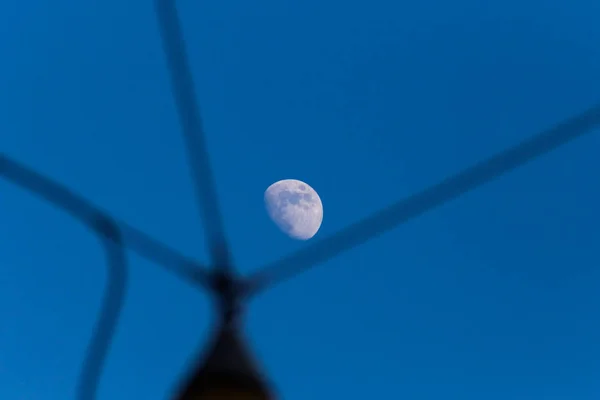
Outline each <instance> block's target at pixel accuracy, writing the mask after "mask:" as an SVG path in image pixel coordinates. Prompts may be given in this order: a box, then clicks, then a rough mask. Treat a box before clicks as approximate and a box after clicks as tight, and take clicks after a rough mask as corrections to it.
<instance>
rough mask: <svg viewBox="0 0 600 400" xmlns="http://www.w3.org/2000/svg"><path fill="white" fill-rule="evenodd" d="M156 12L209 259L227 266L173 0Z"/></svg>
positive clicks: (159, 3) (160, 0)
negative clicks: (209, 255)
mask: <svg viewBox="0 0 600 400" xmlns="http://www.w3.org/2000/svg"><path fill="white" fill-rule="evenodd" d="M156 13H157V17H158V22H159V25H160V32H161V35H162V39H163V48H164V51H165V55H166V58H167V64H168V67H169V72H170V75H171V83H172V86H173V95H174V97H175V103H176V105H177V110H178V113H179V118H180V120H181V126H182V130H183V136H184V139H185V145H186V149H187V153H188V160H189V163H190V168H191V171H192V177H193V178H194V181H195V182H194V183H195V188H196V192H197V193H196V194H197V196H198V201H199V206H200V212H201V215H202V222H203V224H204V229H205V233H206V236H207V241H208V247H209V251H210V254H211V258H212V260H211V261H212V263H213V266H215V267H220V268H230V267H231V265H230V261H231V260H230V259H229V258H230V255H229V249H228V246H227V240H226V238H225V231H224V228H223V221H222V218H221V213H220V209H219V202H218V199H217V191H216V185H215V181H214V177H213V173H212V170H211V166H210V162H209V158H208V152H207V150H206V144H205V140H204V133H203V128H202V119H201V117H200V113H199V111H198V110H199V107H198V102H197V100H196V93H195V89H194V80H193V79H192V74H191V71H190V67H189V60H188V56H187V53H186V50H185V41H184V39H183V36H182V33H181V25H180V23H179V17H178V15H177V9H176V6H175V2H174V1H172V0H156Z"/></svg>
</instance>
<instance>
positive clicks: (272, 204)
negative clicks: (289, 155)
mask: <svg viewBox="0 0 600 400" xmlns="http://www.w3.org/2000/svg"><path fill="white" fill-rule="evenodd" d="M265 207H266V209H267V212H268V214H269V217H270V218H271V220H272V221H273V222H274V223H275V225H277V227H278V228H279V229H281V230H282V231H283V232H284V233H285V234H287V235H288V236H290V237H291V238H293V239H298V240H308V239H310V238H312V237H313V236H315V235H316V233H317V232H318V231H319V228H320V227H321V223H322V222H323V203H321V198H320V197H319V195H318V194H317V192H316V191H315V190H314V189H313V188H312V187H310V186H309V185H308V184H307V183H304V182H302V181H299V180H296V179H284V180H281V181H279V182H275V183H274V184H272V185H271V186H269V187H268V188H267V190H266V191H265Z"/></svg>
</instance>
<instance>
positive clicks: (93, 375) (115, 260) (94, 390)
mask: <svg viewBox="0 0 600 400" xmlns="http://www.w3.org/2000/svg"><path fill="white" fill-rule="evenodd" d="M96 232H97V233H98V235H99V236H100V239H101V241H102V244H103V245H104V248H105V250H106V254H107V262H108V274H107V277H106V280H107V284H106V289H105V293H104V299H103V301H102V308H101V309H100V312H99V317H98V320H97V322H96V326H95V329H94V333H93V336H92V339H91V340H90V342H89V345H88V348H87V351H86V355H85V358H84V362H83V365H82V367H81V372H80V376H79V381H78V386H77V392H76V399H77V400H94V399H96V397H97V394H98V385H99V383H100V377H101V374H102V369H103V367H104V364H105V362H106V356H107V355H108V350H109V349H110V344H111V342H112V339H113V337H114V332H115V330H116V328H117V322H118V321H119V316H120V314H121V310H122V309H123V303H124V301H125V293H126V291H127V277H128V273H127V272H128V271H127V265H126V259H125V249H124V248H123V243H122V239H121V235H120V232H119V229H118V227H117V226H116V224H115V223H114V222H113V221H111V220H101V221H98V225H97V228H96Z"/></svg>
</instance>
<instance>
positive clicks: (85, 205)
mask: <svg viewBox="0 0 600 400" xmlns="http://www.w3.org/2000/svg"><path fill="white" fill-rule="evenodd" d="M0 176H4V177H5V178H6V179H8V180H9V181H11V182H12V183H14V184H16V185H17V186H20V187H22V188H24V189H26V190H28V191H30V192H33V193H34V194H36V195H37V196H39V197H41V198H43V199H45V200H47V201H48V202H50V203H51V204H52V205H53V206H55V207H58V208H60V209H62V210H64V211H66V212H67V213H69V214H70V215H71V216H73V217H74V218H76V219H78V220H80V221H81V222H83V223H84V224H85V225H86V226H87V227H88V228H90V229H92V230H95V229H96V223H97V221H99V220H111V221H112V220H114V219H113V218H112V217H110V216H109V215H107V214H106V213H104V212H103V211H101V210H100V209H99V208H98V207H95V206H93V205H92V204H91V203H90V202H88V201H87V200H85V199H83V198H82V197H81V196H78V195H76V194H74V193H73V192H71V191H70V190H69V189H67V188H66V187H64V186H63V185H60V184H58V183H56V182H53V181H52V180H51V179H49V178H47V177H45V176H43V175H42V174H40V173H38V172H35V171H33V170H31V169H29V168H27V167H25V166H24V165H22V164H19V163H17V162H16V161H14V160H11V159H9V158H8V157H6V156H5V155H3V154H0ZM115 223H117V222H115ZM117 225H118V226H119V229H120V231H121V232H122V235H123V241H124V243H125V245H126V246H127V247H129V248H131V250H133V251H134V252H136V253H138V254H139V255H140V256H142V257H144V258H146V259H148V260H150V261H153V262H155V263H157V264H158V265H160V266H162V267H164V268H166V269H167V270H169V271H171V272H173V273H174V274H176V275H178V276H179V277H181V278H183V279H184V280H186V281H188V282H191V283H192V284H195V285H198V284H202V285H204V286H205V287H207V285H208V272H207V271H206V270H205V269H203V268H202V267H201V266H200V265H198V263H196V262H194V261H192V260H191V259H189V258H187V257H185V256H183V255H181V254H179V253H178V252H177V251H175V250H173V249H170V248H168V247H167V246H166V245H164V244H162V243H160V242H158V241H157V240H155V239H152V238H151V237H149V236H148V235H146V234H145V233H143V232H141V231H139V230H137V229H135V228H133V227H131V226H129V225H127V224H125V223H123V222H118V223H117Z"/></svg>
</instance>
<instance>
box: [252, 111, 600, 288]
mask: <svg viewBox="0 0 600 400" xmlns="http://www.w3.org/2000/svg"><path fill="white" fill-rule="evenodd" d="M597 125H600V105H599V106H596V107H594V108H591V109H589V110H587V111H586V112H584V113H582V114H580V115H578V116H575V117H573V118H571V119H569V120H567V121H565V122H563V123H561V124H559V125H556V126H555V127H554V128H552V129H550V130H547V131H545V132H542V133H540V134H538V135H536V136H534V137H532V138H530V139H528V140H526V141H524V142H522V143H520V144H519V145H517V146H515V147H512V148H510V149H508V150H505V151H503V152H500V153H498V154H496V155H495V156H493V157H491V158H488V159H487V160H485V161H482V162H480V163H478V164H476V165H474V166H472V167H470V168H467V169H466V170H464V171H462V172H460V173H459V174H457V175H454V176H452V177H449V178H447V179H445V180H443V181H442V182H440V183H438V184H436V185H434V186H431V187H429V188H427V189H425V190H423V191H422V192H420V193H417V194H415V195H413V196H410V197H409V198H407V199H405V200H402V201H400V202H398V203H396V204H393V205H391V206H389V207H387V208H385V209H383V210H381V211H379V212H377V213H375V214H373V215H372V216H370V217H367V218H365V219H363V220H362V221H360V222H357V223H355V224H353V225H351V226H349V227H347V228H345V229H343V230H341V231H340V232H338V233H336V234H334V235H332V236H330V237H328V238H326V239H323V240H320V241H318V242H316V243H315V244H313V245H309V246H307V247H305V248H304V249H302V250H300V251H298V252H296V253H294V254H292V255H290V256H288V257H285V258H284V259H282V260H280V261H277V262H275V263H273V264H270V265H267V266H266V267H264V268H263V269H262V270H259V272H257V273H255V274H253V275H251V276H250V277H249V278H248V281H247V282H248V283H247V285H248V286H247V291H248V294H251V293H256V292H257V291H259V290H261V289H264V288H266V287H267V286H270V285H273V284H276V283H277V282H280V281H282V280H285V279H287V278H290V277H292V276H294V275H296V274H298V273H301V272H303V271H305V270H307V269H309V268H311V267H313V266H316V265H318V264H320V263H322V262H324V261H327V260H328V259H330V258H332V257H335V256H337V255H339V254H340V253H343V252H344V251H347V250H349V249H351V248H353V247H355V246H358V245H360V244H362V243H365V242H366V241H368V240H370V239H372V238H375V237H377V236H379V235H381V234H382V233H384V232H386V231H389V230H390V229H393V228H395V227H397V226H399V225H400V224H402V223H404V222H406V221H408V220H411V219H413V218H415V217H417V216H419V215H422V214H424V213H425V212H427V211H430V210H432V209H433V208H436V207H439V206H441V205H443V204H444V203H446V202H448V201H451V200H453V199H455V198H457V197H459V196H461V195H463V194H465V193H467V192H469V191H471V190H473V189H475V188H477V187H479V186H481V185H484V184H486V183H488V182H490V181H492V180H494V179H496V178H498V177H499V176H501V175H503V174H505V173H507V172H509V171H511V170H513V169H515V168H517V167H519V166H521V165H524V164H526V163H528V162H530V161H532V160H533V159H535V158H537V157H539V156H541V155H543V154H546V153H548V152H550V151H552V150H554V149H556V148H558V147H560V146H562V145H564V144H566V143H568V142H570V141H572V140H574V139H576V138H578V137H580V136H583V135H584V134H586V133H589V132H590V131H591V129H592V128H594V127H596V126H597Z"/></svg>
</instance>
